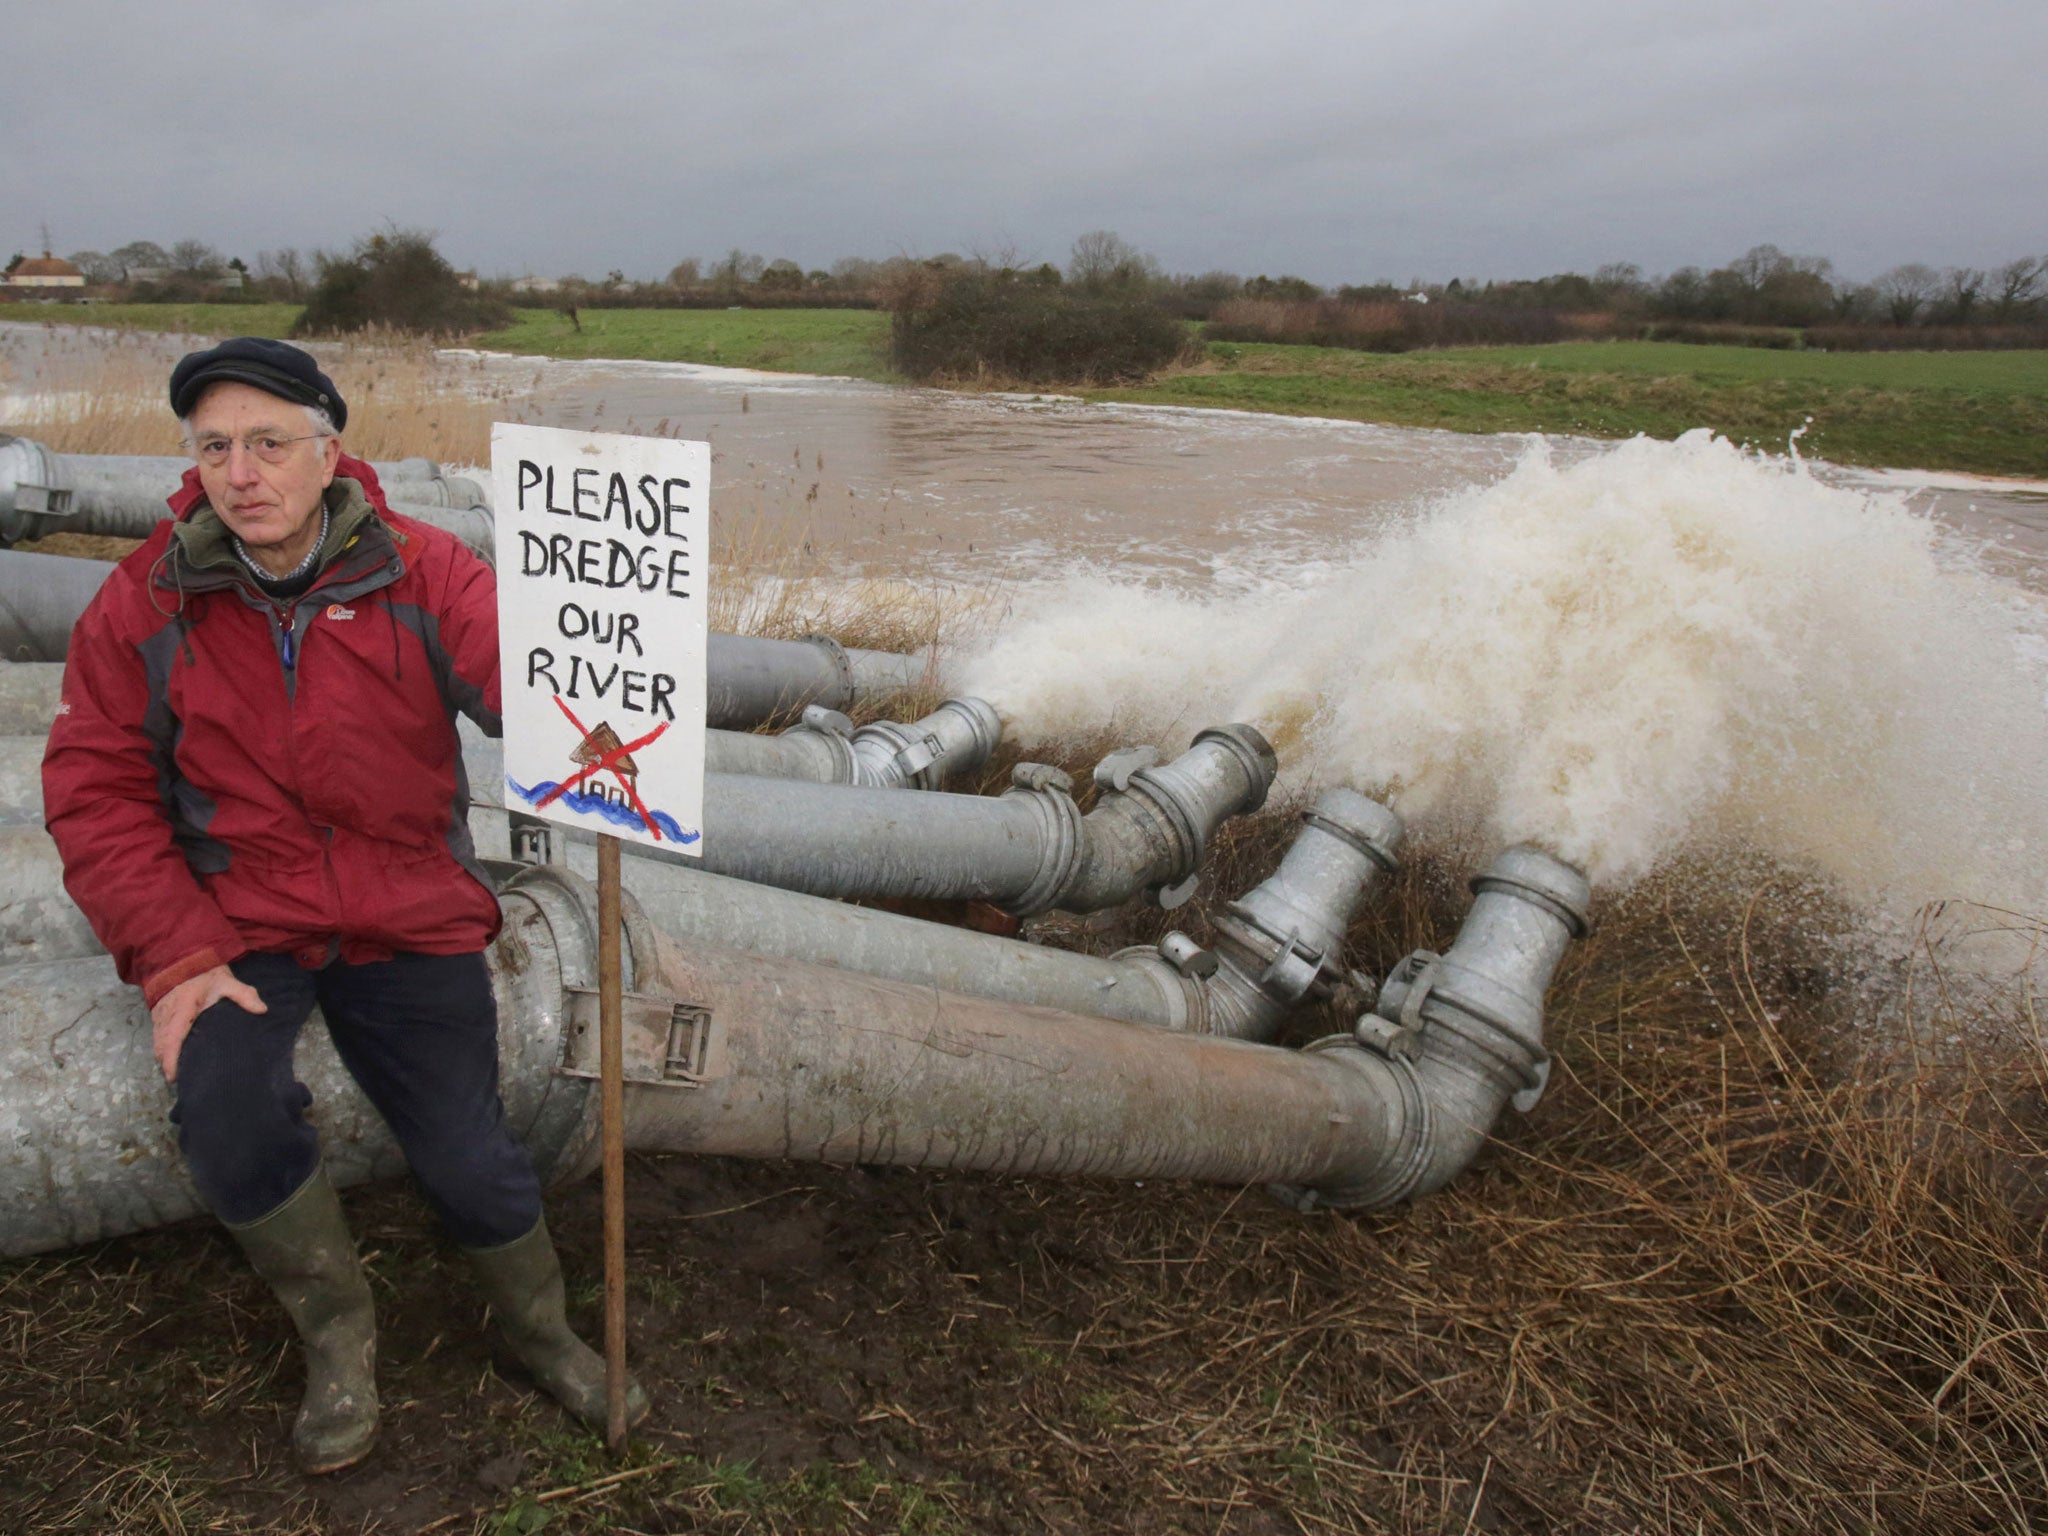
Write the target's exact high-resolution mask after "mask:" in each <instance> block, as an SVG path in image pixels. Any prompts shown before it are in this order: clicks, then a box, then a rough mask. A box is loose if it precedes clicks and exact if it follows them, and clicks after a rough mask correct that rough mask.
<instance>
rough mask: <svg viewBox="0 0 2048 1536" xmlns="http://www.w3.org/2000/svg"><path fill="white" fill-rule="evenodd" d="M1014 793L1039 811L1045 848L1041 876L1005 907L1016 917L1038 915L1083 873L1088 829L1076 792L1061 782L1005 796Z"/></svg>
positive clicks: (1040, 868)
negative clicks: (1061, 785) (1076, 803)
mask: <svg viewBox="0 0 2048 1536" xmlns="http://www.w3.org/2000/svg"><path fill="white" fill-rule="evenodd" d="M1018 766H1019V767H1020V768H1021V767H1023V766H1025V765H1024V764H1021V763H1020V764H1019V765H1018ZM1055 772H1057V770H1055ZM1062 777H1064V775H1062ZM1012 797H1017V798H1021V799H1023V800H1024V801H1025V802H1026V803H1027V804H1029V805H1030V806H1031V808H1032V810H1033V811H1035V812H1036V813H1037V815H1038V817H1039V827H1040V838H1039V846H1040V847H1041V848H1042V849H1043V850H1044V852H1043V853H1042V854H1041V856H1040V858H1039V864H1038V874H1037V876H1036V877H1035V878H1034V879H1033V880H1032V882H1031V884H1030V885H1029V886H1028V887H1026V888H1025V890H1024V891H1023V893H1022V894H1021V895H1019V896H1018V897H1017V899H1016V900H1015V901H1011V902H1006V903H1004V904H1003V910H1004V911H1006V912H1008V913H1010V914H1011V915H1012V916H1015V917H1035V916H1037V915H1038V914H1039V913H1040V912H1048V911H1050V910H1052V908H1053V907H1054V906H1055V905H1057V904H1058V901H1059V898H1060V896H1061V894H1062V893H1064V892H1065V890H1066V888H1067V887H1068V886H1069V885H1070V884H1071V883H1072V882H1073V880H1074V877H1075V876H1076V875H1077V874H1079V873H1080V869H1081V850H1082V849H1083V848H1084V847H1086V846H1087V841H1088V829H1087V826H1086V825H1085V824H1084V823H1083V821H1082V818H1081V811H1080V807H1078V806H1076V805H1075V804H1074V799H1073V796H1072V795H1070V794H1068V793H1067V792H1066V790H1065V789H1063V788H1061V787H1059V785H1058V784H1057V782H1051V783H1047V784H1045V786H1044V787H1042V788H1031V789H1027V788H1023V787H1019V788H1016V789H1010V790H1005V791H1004V793H1003V796H1002V798H1003V799H1005V800H1008V799H1011V798H1012Z"/></svg>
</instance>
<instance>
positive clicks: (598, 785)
mask: <svg viewBox="0 0 2048 1536" xmlns="http://www.w3.org/2000/svg"><path fill="white" fill-rule="evenodd" d="M623 745H624V743H623V742H621V741H620V740H619V733H618V732H617V731H615V730H613V729H612V728H611V725H610V723H609V722H601V723H600V724H599V725H598V726H597V728H596V729H595V730H593V731H592V732H591V733H590V734H589V735H588V736H586V737H584V738H583V740H582V741H580V742H578V743H577V744H576V750H575V751H573V752H571V753H570V754H569V761H570V762H572V763H574V764H575V765H576V766H577V767H579V768H591V767H595V766H596V765H597V764H599V763H604V764H605V768H604V771H605V773H607V774H616V775H617V780H608V779H605V778H603V777H601V776H600V775H597V774H592V775H591V776H590V778H589V779H587V780H585V781H584V789H583V792H584V793H585V794H590V795H596V796H597V797H598V798H599V799H601V800H611V801H614V802H616V803H617V804H619V805H626V806H630V805H631V804H632V803H633V798H634V796H635V795H637V794H638V793H639V792H640V765H639V764H638V763H635V762H634V761H633V758H632V756H631V754H630V753H629V754H625V755H622V756H619V757H615V758H612V760H611V761H610V762H608V763H607V762H605V759H606V758H607V757H609V756H610V755H611V754H612V753H614V752H617V751H618V750H619V748H620V747H621V746H623Z"/></svg>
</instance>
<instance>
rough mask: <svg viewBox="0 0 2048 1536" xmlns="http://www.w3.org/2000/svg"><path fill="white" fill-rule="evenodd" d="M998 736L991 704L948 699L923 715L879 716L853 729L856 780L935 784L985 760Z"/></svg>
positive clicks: (896, 785)
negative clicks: (902, 721) (894, 718)
mask: <svg viewBox="0 0 2048 1536" xmlns="http://www.w3.org/2000/svg"><path fill="white" fill-rule="evenodd" d="M1002 736H1003V723H1002V720H1001V718H1000V717H999V716H998V715H997V714H996V711H995V706H994V705H992V704H989V703H988V702H986V701H985V700H982V699H974V698H961V699H948V700H946V702H945V703H943V704H941V705H940V706H939V707H938V708H937V709H935V710H933V711H932V713H930V714H929V715H926V716H925V717H924V718H923V719H922V720H917V721H912V722H909V723H907V724H900V723H898V722H896V721H891V720H878V721H876V722H875V723H874V724H872V725H864V726H862V727H861V728H860V729H859V730H857V731H855V732H854V733H853V755H854V757H855V759H856V760H857V761H858V763H859V767H858V769H857V770H856V772H857V774H858V777H856V778H855V779H853V780H852V782H853V783H856V784H869V785H873V786H875V787H877V788H881V789H901V788H904V787H906V786H907V787H911V788H916V789H938V788H940V787H941V786H943V785H944V784H945V782H946V780H947V779H948V778H949V777H950V776H951V775H952V774H954V773H955V772H957V771H959V770H960V769H963V768H973V767H978V766H979V765H980V764H982V763H985V762H987V761H988V760H989V757H990V756H991V755H992V754H993V753H994V752H995V749H996V747H997V745H998V744H999V743H1000V742H1001V740H1002Z"/></svg>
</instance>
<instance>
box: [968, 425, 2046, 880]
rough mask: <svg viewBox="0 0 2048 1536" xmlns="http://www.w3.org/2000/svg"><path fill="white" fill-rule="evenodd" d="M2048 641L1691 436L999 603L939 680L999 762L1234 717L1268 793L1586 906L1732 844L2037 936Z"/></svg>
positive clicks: (1862, 517) (1937, 543)
mask: <svg viewBox="0 0 2048 1536" xmlns="http://www.w3.org/2000/svg"><path fill="white" fill-rule="evenodd" d="M2044 634H2048V624H2044V617H2043V613H2042V611H2041V608H2040V606H2039V605H2038V603H2037V602H2036V601H2035V600H2034V599H2032V598H2030V597H2029V596H2027V595H2026V594H2025V593H2023V592H2021V591H2020V590H2019V589H2017V588H2014V587H2011V586H2009V585H2005V584H2003V583H2000V582H1998V581H1996V580H1995V579H1993V578H1992V577H1991V576H1989V575H1988V574H1986V573H1985V572H1983V571H1982V570H1980V569H1978V568H1977V567H1976V566H1975V564H1973V562H1972V561H1971V560H1970V559H1969V558H1968V557H1967V555H1966V554H1964V553H1962V552H1960V551H1958V550H1957V549H1955V548H1953V547H1952V546H1950V545H1948V544H1945V543H1944V541H1943V537H1942V534H1941V532H1940V530H1939V529H1938V528H1937V526H1936V525H1934V524H1933V523H1931V522H1930V521H1929V520H1927V519H1926V518H1924V517H1922V516H1919V515H1917V514H1915V513H1913V512H1912V511H1910V510H1909V509H1908V508H1907V506H1906V504H1905V502H1904V500H1903V498H1901V497H1898V496H1894V495H1890V494H1886V493H1883V492H1875V491H1870V490H1852V489H1840V488H1835V487H1830V486H1827V485H1824V484H1822V483H1820V482H1819V481H1817V480H1816V479H1814V478H1813V477H1812V476H1811V475H1809V474H1808V473H1806V472H1805V470H1804V468H1803V466H1801V465H1800V464H1798V463H1797V462H1796V461H1787V460H1781V459H1768V458H1763V457H1760V456H1757V455H1754V454H1750V453H1746V452H1743V451H1741V450H1739V449H1737V448H1735V447H1733V446H1731V445H1730V444H1728V443H1727V442H1725V441H1723V440H1721V439H1718V438H1715V437H1712V436H1710V435H1709V434H1707V433H1704V432H1697V433H1693V434H1690V435H1688V436H1686V437H1684V438H1682V439H1680V440H1679V441H1678V442H1676V443H1662V442H1654V441H1650V440H1647V439H1637V440H1635V441H1633V442H1628V443H1623V444H1620V445H1618V446H1616V447H1614V448H1613V449H1611V450H1607V451H1603V452H1599V453H1597V454H1595V455H1593V456H1591V457H1588V458H1585V459H1583V460H1580V461H1578V462H1575V463H1572V464H1569V465H1565V466H1560V465H1558V464H1557V463H1555V462H1554V461H1553V460H1552V458H1551V456H1550V454H1549V452H1548V451H1547V449H1546V448H1545V447H1544V446H1543V445H1542V444H1541V443H1540V442H1538V443H1534V444H1532V446H1531V447H1530V449H1529V451H1528V452H1527V453H1526V455H1525V456H1524V457H1523V459H1522V461H1521V463H1520V464H1519V465H1518V466H1517V467H1516V468H1515V469H1514V470H1513V472H1512V473H1510V474H1509V475H1507V476H1506V477H1505V478H1504V479H1502V480H1500V481H1498V482H1497V483H1495V484H1493V485H1491V486H1488V487H1485V488H1482V489H1478V490H1474V491H1469V492H1464V493H1461V494H1458V495H1455V496H1453V497H1451V498H1449V499H1447V500H1445V501H1443V502H1442V503H1440V504H1438V505H1436V506H1434V507H1432V508H1429V509H1426V510H1424V511H1422V512H1419V513H1417V514H1415V515H1414V516H1412V517H1411V518H1409V519H1408V520H1406V521H1405V522H1403V523H1401V524H1400V525H1398V526H1395V527H1393V528H1391V529H1389V530H1387V531H1385V532H1383V533H1382V534H1380V535H1379V536H1377V537H1375V538H1372V539H1370V540H1369V541H1367V542H1364V543H1362V544H1361V545H1360V546H1358V547H1357V548H1355V549H1351V550H1347V551H1341V552H1333V554H1332V556H1331V558H1330V559H1328V560H1327V561H1326V562H1324V563H1322V564H1319V565H1304V566H1300V567H1297V568H1295V569H1294V570H1292V571H1290V572H1288V573H1287V574H1286V575H1285V576H1284V577H1277V578H1275V577H1269V578H1268V579H1267V580H1265V581H1263V582H1261V583H1258V584H1257V585H1256V586H1255V587H1253V588H1252V589H1249V590H1241V591H1235V592H1231V593H1214V592H1212V593H1208V594H1199V593H1190V592H1187V591H1185V590H1169V589H1166V588H1162V587H1159V586H1156V585H1142V584H1138V583H1134V582H1130V581H1127V580H1117V579H1114V578H1111V577H1108V576H1104V575H1099V574H1083V575H1076V576H1072V577H1069V578H1066V579H1063V580H1059V581H1055V582H1050V583H1046V584H1043V585H1041V586H1039V587H1035V588H1032V589H1027V590H1026V591H1024V592H1022V593H1020V594H1019V596H1018V598H1017V600H1016V603H1015V607H1014V615H1013V618H1012V620H1011V621H1010V622H1009V623H1008V624H1006V625H1005V626H1004V627H1003V628H1002V629H1001V630H1000V631H999V632H998V633H997V634H995V635H994V637H993V638H992V639H991V640H989V641H988V642H987V643H986V644H984V645H981V646H979V647H977V648H975V649H974V650H972V651H971V652H968V653H966V654H964V655H963V656H962V658H961V660H960V663H959V666H958V669H957V673H956V676H955V678H954V679H953V680H954V681H955V682H956V683H958V685H959V686H960V687H961V688H962V689H963V690H965V691H969V692H976V693H980V694H982V695H983V696H985V697H987V698H990V699H991V700H993V701H994V702H995V703H996V704H997V705H998V707H999V708H1001V709H1002V710H1003V711H1004V713H1005V715H1006V717H1007V718H1008V719H1009V721H1010V723H1011V725H1012V727H1013V729H1014V730H1015V731H1016V732H1017V733H1018V734H1019V735H1020V736H1022V737H1023V738H1025V739H1026V740H1027V741H1030V740H1033V739H1038V740H1049V739H1056V738H1058V737H1059V736H1060V735H1061V734H1063V732H1064V731H1066V730H1068V729H1070V728H1071V727H1072V725H1073V723H1074V722H1076V721H1105V720H1110V721H1115V722H1116V723H1117V724H1118V726H1119V727H1120V728H1122V729H1123V730H1124V731H1126V732H1127V733H1128V734H1130V735H1131V736H1132V737H1134V738H1151V739H1155V740H1161V741H1165V740H1166V739H1168V738H1170V737H1173V736H1176V735H1184V734H1185V733H1187V732H1188V731H1191V730H1193V729H1195V728H1197V727H1199V726H1202V725H1206V724H1210V723H1213V722H1216V721H1221V720H1225V719H1243V720H1250V721H1253V722H1255V723H1257V724H1259V725H1260V726H1262V727H1263V728H1265V729H1266V730H1267V731H1268V732H1269V733H1270V734H1271V735H1273V737H1274V738H1275V743H1276V745H1277V746H1279V747H1280V748H1281V751H1282V756H1283V762H1284V764H1285V765H1286V771H1287V773H1288V774H1289V776H1290V777H1292V778H1293V779H1294V780H1295V781H1296V782H1297V783H1300V782H1309V781H1324V782H1330V781H1342V782H1348V783H1351V784H1354V785H1356V786H1357V787H1359V788H1361V789H1364V790H1366V791H1368V792H1370V793H1377V794H1381V795H1383V796H1386V797H1388V798H1389V799H1390V801H1391V803H1393V804H1394V805H1395V806H1396V807H1397V808H1398V809H1399V810H1400V811H1401V812H1402V813H1403V815H1405V816H1407V817H1408V818H1409V819H1410V821H1411V822H1412V823H1415V824H1417V825H1418V826H1419V827H1421V828H1424V829H1427V828H1429V827H1431V826H1432V825H1439V826H1464V827H1472V828H1476V829H1477V830H1479V831H1481V832H1483V833H1484V834H1485V835H1487V836H1489V837H1491V838H1492V839H1494V840H1495V841H1499V842H1507V841H1514V840H1520V839H1529V840H1533V841H1536V842H1538V843H1541V844H1543V845H1545V846H1547V847H1550V848H1552V849H1554V850H1555V851H1557V852H1558V853H1560V854H1562V855H1563V856H1564V857H1566V858H1569V859H1571V860H1572V861H1573V862H1575V863H1578V864H1580V865H1581V866H1582V867H1584V868H1585V869H1586V870H1587V871H1588V872H1589V873H1590V874H1591V875H1592V876H1593V877H1594V879H1595V880H1596V881H1599V882H1602V883H1604V884H1607V885H1610V886H1613V885H1618V884H1625V883H1627V882H1629V881H1632V880H1634V879H1637V878H1638V877H1640V876H1642V875H1643V874H1645V873H1646V872H1648V871H1649V870H1651V869H1652V868H1654V867H1656V866H1657V865H1658V864H1659V863H1660V862H1661V861H1663V860H1665V859H1666V858H1668V857H1670V856H1672V855H1674V854H1676V853H1679V852H1681V851H1689V850H1697V849H1699V848H1701V847H1703V846H1706V847H1711V846H1714V845H1716V844H1719V843H1727V842H1734V843H1739V844H1743V845H1748V846H1751V847H1757V848H1762V849H1766V850H1769V851H1771V852H1773V853H1774V854H1776V855H1778V856H1781V857H1784V858H1786V859H1788V860H1790V861H1795V862H1803V863H1805V864H1806V865H1808V866H1810V867H1812V868H1814V869H1816V870H1817V871H1818V872H1820V873H1823V874H1825V875H1827V876H1828V877H1831V879H1832V880H1833V881H1835V882H1837V883H1838V885H1839V886H1840V888H1841V889H1842V890H1843V892H1844V894H1846V895H1848V896H1849V897H1850V898H1851V899H1853V900H1856V901H1858V902H1859V903H1863V904H1866V905H1868V906H1871V907H1873V908H1886V909H1890V910H1892V911H1894V912H1904V911H1910V910H1911V909H1912V908H1913V907H1916V906H1918V905H1920V904H1921V903H1924V902H1927V901H1931V900H1937V899H1946V898H1955V897H1962V898H1968V899H1972V900H1977V901H1984V902H1988V903H1991V904H1993V905H1998V906H2007V907H2013V908H2016V909H2018V910H2022V911H2026V912H2031V913H2039V912H2042V911H2044V910H2048V900H2044V899H2043V894H2044V882H2043V880H2042V877H2041V875H2040V873H2039V872H2038V870H2037V868H2036V866H2037V865H2039V864H2040V863H2041V862H2042V859H2043V855H2044V853H2048V709H2044V701H2043V688H2044V681H2048V677H2044V673H2048V665H2044V663H2048V639H2044Z"/></svg>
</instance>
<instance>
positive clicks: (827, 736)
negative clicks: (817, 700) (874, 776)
mask: <svg viewBox="0 0 2048 1536" xmlns="http://www.w3.org/2000/svg"><path fill="white" fill-rule="evenodd" d="M812 710H817V712H818V715H819V716H820V718H819V719H817V720H813V719H812V718H811V711H812ZM845 720H846V716H844V715H842V714H840V713H839V711H838V710H836V709H819V707H818V706H817V705H815V704H813V705H810V706H809V707H808V708H806V709H805V710H804V719H803V722H802V723H801V724H799V725H792V726H791V727H790V728H789V729H788V730H786V731H784V732H782V733H781V734H782V735H784V736H796V737H800V738H802V739H803V740H805V741H811V742H816V743H817V744H818V746H820V747H821V748H823V749H824V752H825V756H826V759H827V760H828V761H829V762H830V764H831V772H832V778H831V780H830V781H829V782H831V783H834V784H865V783H867V782H868V778H867V776H866V775H865V773H863V771H862V770H863V768H864V767H865V766H866V765H865V764H864V763H863V762H862V760H861V755H860V745H859V743H858V742H857V741H853V740H849V739H848V734H847V732H846V731H841V730H839V729H838V728H837V727H836V726H835V725H834V724H833V722H834V721H845ZM847 725H848V728H849V730H850V729H851V726H852V722H851V721H847Z"/></svg>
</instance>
